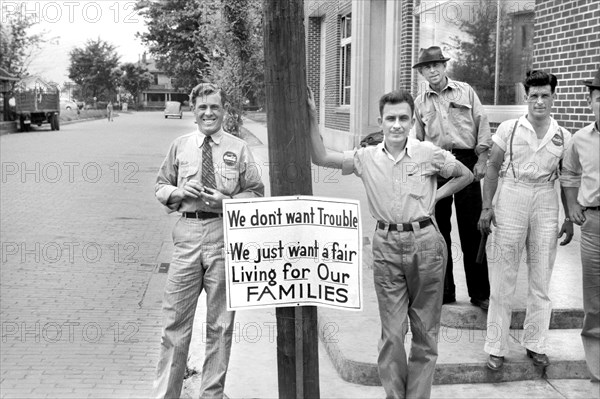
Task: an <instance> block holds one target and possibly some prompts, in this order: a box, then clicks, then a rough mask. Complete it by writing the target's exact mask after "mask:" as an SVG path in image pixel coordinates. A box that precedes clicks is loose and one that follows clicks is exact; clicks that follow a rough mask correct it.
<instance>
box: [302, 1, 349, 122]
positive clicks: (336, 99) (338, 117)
mask: <svg viewBox="0 0 600 399" xmlns="http://www.w3.org/2000/svg"><path fill="white" fill-rule="evenodd" d="M349 3H350V2H349V0H343V1H337V0H336V1H330V0H328V1H322V0H315V1H310V2H307V4H306V15H307V16H308V18H307V23H306V26H307V38H308V41H307V50H308V55H307V78H308V79H309V84H310V85H311V86H312V87H313V88H314V89H315V96H316V97H318V99H319V100H317V109H318V110H319V107H320V98H321V96H325V97H324V98H325V127H326V128H329V129H335V130H343V131H348V130H350V114H349V113H343V112H339V105H340V85H339V83H340V12H341V10H348V12H350V11H351V8H350V7H348V5H349ZM313 13H316V14H317V15H318V17H314V18H311V14H313ZM322 18H325V32H322V31H321V21H322ZM323 34H325V35H326V38H325V82H324V87H321V86H323V85H322V84H321V85H319V78H320V68H321V63H320V52H321V48H320V47H321V35H323ZM313 82H315V84H314V85H313ZM321 90H323V93H321ZM319 111H320V110H319ZM319 122H320V121H319Z"/></svg>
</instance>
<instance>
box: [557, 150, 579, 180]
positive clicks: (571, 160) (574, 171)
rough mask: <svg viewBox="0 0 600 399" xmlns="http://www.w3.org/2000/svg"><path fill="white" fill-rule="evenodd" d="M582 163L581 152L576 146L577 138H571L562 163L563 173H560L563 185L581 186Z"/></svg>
mask: <svg viewBox="0 0 600 399" xmlns="http://www.w3.org/2000/svg"><path fill="white" fill-rule="evenodd" d="M581 170H582V169H581V163H580V162H579V154H578V153H577V148H576V147H575V140H570V141H569V144H567V149H566V151H565V157H564V159H563V163H562V173H561V174H560V177H559V178H560V184H561V186H563V187H580V186H581Z"/></svg>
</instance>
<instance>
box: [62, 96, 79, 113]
mask: <svg viewBox="0 0 600 399" xmlns="http://www.w3.org/2000/svg"><path fill="white" fill-rule="evenodd" d="M60 108H61V109H66V110H67V111H71V110H73V111H77V110H78V109H79V106H77V103H76V102H75V101H70V100H65V99H62V98H61V99H60Z"/></svg>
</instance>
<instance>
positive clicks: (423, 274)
mask: <svg viewBox="0 0 600 399" xmlns="http://www.w3.org/2000/svg"><path fill="white" fill-rule="evenodd" d="M308 103H309V115H310V116H309V118H310V143H311V153H312V160H313V162H314V163H315V164H317V165H321V166H326V167H328V168H336V169H342V174H344V175H347V174H351V173H353V174H355V175H356V176H358V177H359V178H360V179H361V180H362V181H363V184H364V186H365V189H366V191H367V198H368V201H369V209H370V211H371V214H372V215H373V217H374V218H375V219H376V220H377V224H376V225H375V231H374V235H373V276H374V281H375V292H376V294H377V301H378V305H379V316H380V319H381V341H380V346H379V348H380V350H379V357H378V359H377V365H378V370H379V377H380V379H381V384H382V385H383V387H384V389H385V392H386V394H387V397H388V398H405V397H408V398H429V397H430V396H431V384H432V381H433V374H434V371H435V364H436V362H437V358H438V347H437V339H438V332H439V327H440V317H441V313H442V296H443V291H444V269H445V267H446V257H447V252H446V243H445V242H444V238H443V237H442V234H441V233H440V231H439V229H438V227H437V225H436V222H435V219H434V218H433V211H434V207H435V204H436V202H438V201H440V200H441V199H442V198H445V197H448V196H451V195H452V194H454V193H456V192H457V191H459V190H461V189H463V188H464V187H466V186H467V185H468V184H470V183H471V181H472V180H473V174H472V173H471V172H470V171H469V169H467V167H466V166H465V165H463V164H462V163H460V162H458V161H457V160H456V158H455V157H454V156H453V155H452V154H451V153H450V152H448V151H445V150H442V149H441V148H439V147H437V146H436V145H434V144H432V143H427V142H420V141H419V140H416V139H414V138H412V137H408V135H409V132H410V130H411V128H412V126H413V122H414V120H413V112H414V102H413V98H412V96H411V95H410V93H408V92H406V91H394V92H391V93H388V94H385V95H383V96H382V97H381V99H380V100H379V119H378V124H379V126H380V128H381V129H382V131H383V137H384V138H383V142H382V143H379V144H378V145H376V146H367V147H362V148H359V149H357V150H352V151H345V152H344V153H338V152H331V151H327V150H326V149H325V146H324V145H323V141H322V140H321V137H320V135H319V127H318V122H317V112H316V106H315V102H314V99H313V97H312V93H311V94H310V96H309V102H308ZM438 175H441V176H443V177H445V178H446V179H449V180H448V181H447V183H446V184H444V185H443V186H442V187H439V188H438V184H437V176H438ZM408 320H410V329H411V332H412V342H411V349H410V355H409V356H407V355H406V350H405V348H404V343H405V342H404V341H405V337H406V333H407V330H408V326H409V323H408Z"/></svg>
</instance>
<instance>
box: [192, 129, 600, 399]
mask: <svg viewBox="0 0 600 399" xmlns="http://www.w3.org/2000/svg"><path fill="white" fill-rule="evenodd" d="M244 126H245V127H246V128H247V129H248V130H249V131H251V132H252V133H253V134H254V135H255V136H256V137H257V138H258V139H259V140H260V141H261V142H262V145H256V146H253V147H252V151H253V154H254V156H255V158H256V159H255V160H256V162H257V163H258V164H259V165H265V168H264V169H263V182H264V183H265V187H266V188H267V193H266V195H270V193H269V187H270V184H269V176H268V166H267V165H268V163H267V161H268V148H267V144H268V137H267V129H266V126H265V125H264V124H262V123H256V122H253V121H251V120H245V121H244ZM312 173H313V193H314V195H315V196H322V197H339V198H351V199H358V200H360V203H361V222H362V226H363V232H364V233H363V234H364V237H363V250H364V256H363V262H364V268H365V269H364V270H365V273H364V274H363V276H364V278H363V293H364V296H365V307H364V309H363V311H362V312H344V311H337V310H332V309H327V308H322V307H321V308H319V310H318V311H319V334H320V338H321V342H320V343H319V359H320V365H319V367H320V370H319V373H320V385H321V386H320V388H321V397H322V398H375V397H384V396H385V393H384V390H383V388H382V387H381V386H378V385H379V380H378V377H377V369H376V359H377V340H378V337H379V334H380V331H379V330H380V325H379V316H378V312H377V304H376V299H375V293H374V289H373V281H372V274H371V273H369V270H370V269H371V264H370V260H371V245H370V243H371V234H372V228H371V226H374V223H375V221H374V219H373V218H372V217H371V215H370V214H369V211H368V207H367V201H366V195H365V191H364V188H363V185H362V184H360V183H359V181H358V179H357V178H356V177H354V176H348V177H342V176H341V171H338V170H329V169H325V168H318V167H316V166H314V165H313V167H312ZM561 217H562V215H561ZM454 225H456V221H455V220H454ZM453 240H454V242H458V241H459V238H458V234H457V232H456V231H454V232H453ZM457 249H458V247H457ZM457 252H460V251H457ZM454 260H455V267H454V270H455V280H456V284H457V288H456V292H457V299H458V302H457V303H456V304H453V305H451V306H448V305H446V306H444V311H443V317H442V329H441V330H440V357H439V359H438V367H437V369H436V376H435V382H434V384H436V385H434V386H433V390H432V397H434V398H482V397H494V398H497V397H507V398H509V397H510V398H522V397H528V398H600V386H599V385H598V384H592V383H591V382H589V380H588V379H587V378H588V376H587V369H586V367H585V362H584V360H583V359H584V358H583V348H582V345H581V339H580V337H579V331H580V330H579V328H580V326H581V304H582V299H581V269H580V261H579V231H578V229H577V232H576V235H575V237H574V240H573V242H572V243H571V244H569V245H568V246H566V247H560V248H559V250H558V256H557V262H556V265H555V270H554V274H553V279H552V284H551V291H550V294H551V298H552V299H553V302H554V308H555V315H554V317H553V326H554V327H558V328H560V330H559V329H555V330H552V331H551V332H552V334H551V338H550V343H551V345H552V347H553V349H552V351H551V352H550V353H549V356H550V360H551V362H552V365H551V366H549V367H548V369H547V370H546V373H545V375H544V374H543V371H542V370H537V369H536V368H535V367H533V365H532V364H531V362H530V361H529V360H528V359H527V358H526V357H525V354H524V350H523V349H521V348H520V345H518V344H517V343H516V339H517V338H518V337H519V336H522V334H523V330H518V329H517V330H512V334H511V335H512V337H513V343H512V345H513V348H512V349H513V350H512V352H511V355H510V356H509V357H508V358H507V363H506V364H505V368H506V370H505V371H504V372H500V373H492V372H489V371H488V370H487V369H486V367H485V360H486V359H487V356H486V354H485V353H484V352H483V333H485V331H484V330H481V329H480V328H481V326H482V325H484V324H485V313H484V312H483V311H481V310H480V309H479V308H476V307H474V306H471V305H470V303H469V302H468V296H467V294H466V285H465V283H464V281H465V278H464V271H463V267H462V262H461V260H460V256H459V255H457V254H456V253H455V254H454ZM526 286H527V277H526V272H525V268H524V267H521V270H520V274H519V280H518V286H517V294H516V297H515V301H514V305H515V306H514V307H515V309H519V308H522V304H523V303H524V298H525V296H526ZM205 313H206V312H205V304H204V303H201V304H200V305H199V307H198V311H197V313H196V319H195V326H194V329H195V331H198V332H200V331H202V330H203V329H202V323H203V322H204V319H205V316H206V314H205ZM515 313H516V314H515V315H513V324H514V327H518V326H519V319H521V324H522V312H520V313H519V312H515ZM457 327H462V329H458V328H457ZM465 327H466V328H465ZM193 341H195V342H193V343H192V347H193V348H198V349H200V348H201V349H202V350H201V351H198V350H196V351H193V352H192V353H191V355H190V362H189V365H190V367H191V368H193V369H195V370H201V369H202V364H201V360H202V359H203V354H202V353H199V352H202V351H203V350H204V345H203V342H202V334H198V333H197V334H195V336H194V338H193ZM407 344H408V345H410V337H408V339H407ZM341 376H343V377H341ZM349 381H351V382H349ZM475 382H479V383H475ZM198 388H199V375H195V376H194V377H192V378H190V379H188V380H187V381H186V384H185V389H186V394H187V395H190V396H191V397H194V396H195V395H196V392H197V390H198ZM225 391H226V394H227V395H228V396H229V397H230V398H249V397H252V398H274V397H277V396H278V392H277V347H276V321H275V310H274V309H268V310H252V311H239V312H237V316H236V325H235V331H234V343H233V348H232V355H231V360H230V369H229V372H228V377H227V385H226V390H225Z"/></svg>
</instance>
